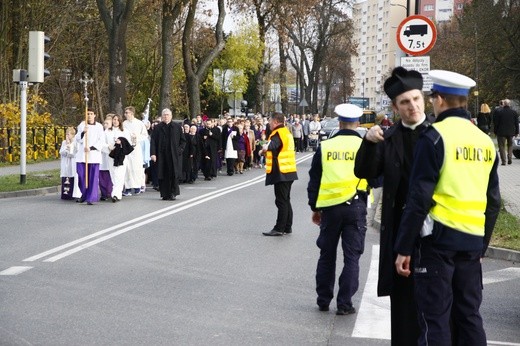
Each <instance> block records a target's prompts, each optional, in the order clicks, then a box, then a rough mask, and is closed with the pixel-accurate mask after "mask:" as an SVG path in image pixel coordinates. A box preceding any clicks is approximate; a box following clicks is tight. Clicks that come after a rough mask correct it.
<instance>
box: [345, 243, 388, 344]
mask: <svg viewBox="0 0 520 346" xmlns="http://www.w3.org/2000/svg"><path fill="white" fill-rule="evenodd" d="M378 265H379V245H372V257H371V260H370V269H369V271H368V277H367V282H366V283H365V288H364V289H363V296H362V298H361V304H360V306H359V311H358V314H357V318H356V324H355V325H354V330H353V331H352V337H354V338H370V339H383V340H390V336H391V335H390V298H389V297H378V296H377V276H378V275H377V274H378V271H379V270H378Z"/></svg>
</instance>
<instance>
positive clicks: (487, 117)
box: [477, 112, 491, 133]
mask: <svg viewBox="0 0 520 346" xmlns="http://www.w3.org/2000/svg"><path fill="white" fill-rule="evenodd" d="M477 126H478V128H479V129H481V130H482V131H483V132H485V133H488V132H489V129H490V127H491V114H490V113H482V112H479V113H478V114H477Z"/></svg>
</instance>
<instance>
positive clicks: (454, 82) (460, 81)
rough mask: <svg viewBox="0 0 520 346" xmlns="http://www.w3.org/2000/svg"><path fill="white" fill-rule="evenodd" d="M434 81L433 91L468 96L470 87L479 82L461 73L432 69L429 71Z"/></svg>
mask: <svg viewBox="0 0 520 346" xmlns="http://www.w3.org/2000/svg"><path fill="white" fill-rule="evenodd" d="M428 74H429V75H430V77H431V79H432V81H433V86H432V90H431V93H430V94H432V93H441V94H449V95H461V96H468V93H469V89H470V88H472V87H474V86H475V85H476V84H477V83H475V81H474V80H473V79H471V78H469V77H466V76H464V75H462V74H460V73H456V72H451V71H445V70H431V71H430V72H429V73H428Z"/></svg>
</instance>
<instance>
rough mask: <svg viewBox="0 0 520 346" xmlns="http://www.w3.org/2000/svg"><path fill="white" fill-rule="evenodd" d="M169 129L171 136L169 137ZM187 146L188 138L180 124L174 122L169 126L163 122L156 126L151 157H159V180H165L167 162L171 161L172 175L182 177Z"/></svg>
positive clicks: (151, 144) (151, 145)
mask: <svg viewBox="0 0 520 346" xmlns="http://www.w3.org/2000/svg"><path fill="white" fill-rule="evenodd" d="M168 127H169V131H170V136H168ZM185 146H186V138H185V137H184V131H183V129H182V127H181V125H180V124H178V123H176V122H173V121H172V122H170V123H169V124H166V123H164V122H161V123H159V124H158V125H157V126H155V129H154V131H153V133H152V138H151V140H150V155H155V156H156V157H157V161H156V164H157V172H158V178H159V179H164V178H165V177H164V176H163V174H164V171H165V168H166V167H165V165H166V163H165V162H166V160H171V162H172V163H173V168H174V172H170V173H173V174H174V176H175V177H177V178H180V177H182V152H183V151H184V147H185ZM168 153H170V155H168Z"/></svg>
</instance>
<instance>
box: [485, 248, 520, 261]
mask: <svg viewBox="0 0 520 346" xmlns="http://www.w3.org/2000/svg"><path fill="white" fill-rule="evenodd" d="M485 256H486V257H489V258H493V259H499V260H504V261H510V262H515V263H520V251H515V250H510V249H503V248H499V247H493V246H490V247H488V249H487V251H486V255H485Z"/></svg>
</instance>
